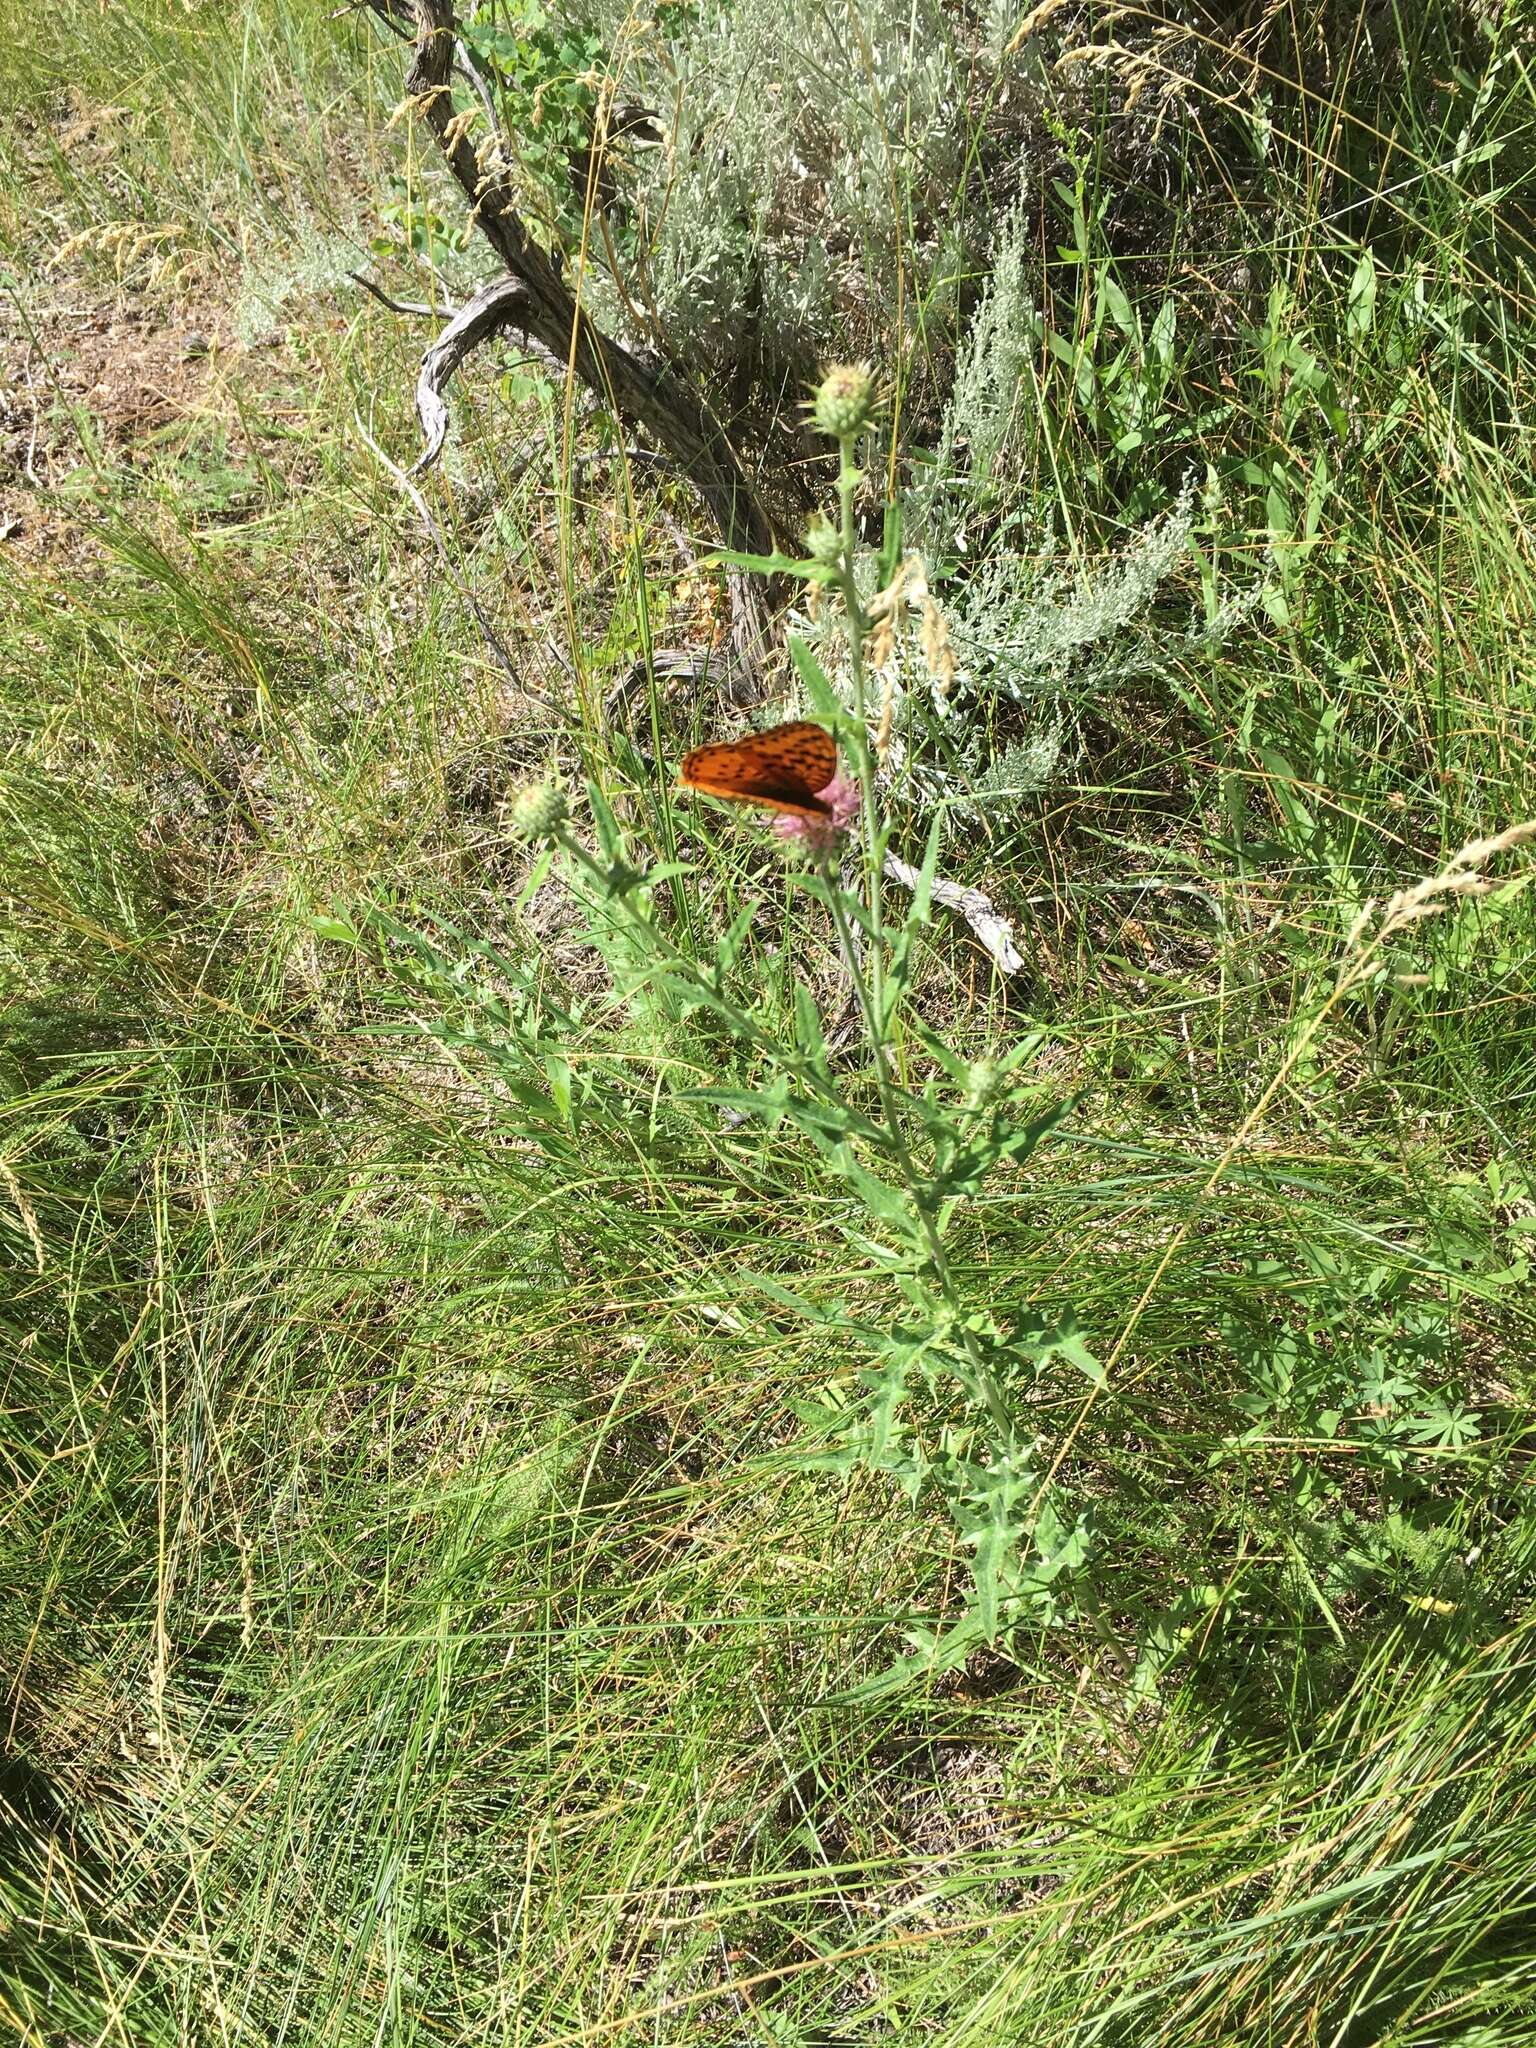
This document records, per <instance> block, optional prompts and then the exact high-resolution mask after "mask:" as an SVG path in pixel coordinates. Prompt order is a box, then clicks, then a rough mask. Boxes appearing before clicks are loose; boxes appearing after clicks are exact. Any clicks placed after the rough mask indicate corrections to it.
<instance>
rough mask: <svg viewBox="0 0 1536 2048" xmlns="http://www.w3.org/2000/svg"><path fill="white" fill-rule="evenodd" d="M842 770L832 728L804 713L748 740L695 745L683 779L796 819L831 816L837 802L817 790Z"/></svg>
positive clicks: (714, 793)
mask: <svg viewBox="0 0 1536 2048" xmlns="http://www.w3.org/2000/svg"><path fill="white" fill-rule="evenodd" d="M836 775H837V745H836V742H835V741H834V740H833V738H832V735H831V733H829V732H827V731H825V730H824V729H823V728H822V727H821V726H819V725H812V724H811V723H810V722H809V720H807V719H803V718H800V719H796V720H795V721H794V722H793V723H792V724H790V725H775V726H772V727H770V728H769V730H768V731H767V732H755V733H751V734H749V735H748V737H747V738H746V739H744V740H727V741H724V742H722V743H721V744H720V745H719V746H714V747H695V748H694V750H693V752H692V753H691V754H688V755H685V756H684V759H683V765H682V767H681V768H680V769H679V770H678V781H679V783H680V784H681V786H682V787H683V788H684V789H696V790H698V791H700V792H701V794H702V795H704V796H717V797H721V798H723V799H724V801H725V802H726V803H730V804H761V805H762V807H763V809H764V810H768V811H787V812H789V813H790V815H791V816H792V817H796V818H830V817H831V816H832V814H833V807H832V805H831V804H829V803H827V802H825V801H824V800H823V799H822V798H821V797H820V796H819V795H818V794H817V792H818V790H823V789H825V788H826V787H827V785H828V783H830V782H831V781H833V780H834V778H835V777H836Z"/></svg>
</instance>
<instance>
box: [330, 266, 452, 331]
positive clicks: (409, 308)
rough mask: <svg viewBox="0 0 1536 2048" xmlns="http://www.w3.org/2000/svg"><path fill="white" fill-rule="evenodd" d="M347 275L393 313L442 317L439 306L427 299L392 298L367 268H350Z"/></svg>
mask: <svg viewBox="0 0 1536 2048" xmlns="http://www.w3.org/2000/svg"><path fill="white" fill-rule="evenodd" d="M347 275H348V277H350V278H351V280H352V282H353V283H354V284H358V285H361V286H362V288H363V290H364V291H365V292H367V293H368V295H369V297H370V298H374V299H377V300H378V302H379V304H380V305H381V306H383V307H385V308H386V309H387V311H389V312H391V313H401V314H404V315H406V316H408V317H409V318H411V319H415V320H437V319H440V318H441V317H442V315H441V312H440V310H439V308H438V307H436V306H429V305H428V304H427V302H426V300H425V299H393V298H391V297H390V295H389V293H388V292H387V291H385V290H384V288H383V286H382V285H377V284H375V283H374V281H373V279H372V278H371V277H370V276H369V275H368V273H367V272H366V271H365V270H349V271H348V272H347Z"/></svg>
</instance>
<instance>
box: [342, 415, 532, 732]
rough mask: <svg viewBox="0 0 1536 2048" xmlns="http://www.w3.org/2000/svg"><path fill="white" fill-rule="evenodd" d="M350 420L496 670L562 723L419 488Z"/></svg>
mask: <svg viewBox="0 0 1536 2048" xmlns="http://www.w3.org/2000/svg"><path fill="white" fill-rule="evenodd" d="M353 420H354V423H355V425H356V427H357V431H358V434H359V435H360V436H361V438H362V441H363V445H364V446H365V447H366V448H367V449H368V451H369V453H370V454H371V455H372V456H373V459H374V460H375V462H377V463H378V465H379V467H380V468H381V469H383V470H386V471H387V472H388V474H389V475H390V476H391V477H392V478H393V479H394V482H395V483H396V484H397V485H398V487H399V488H400V490H401V491H403V492H404V494H405V495H406V497H408V498H409V499H410V501H411V503H412V505H413V506H414V507H415V508H416V516H417V518H418V519H419V520H420V521H421V523H422V526H423V528H424V529H425V531H426V534H427V538H428V539H429V540H430V541H431V542H432V545H433V547H434V548H436V550H437V556H438V560H439V561H440V562H441V563H442V565H443V569H444V571H445V573H446V574H447V576H448V579H449V581H450V582H451V583H452V584H453V585H454V587H455V589H456V590H457V591H458V593H459V595H460V597H462V598H463V600H464V602H465V604H466V605H467V606H468V607H469V612H470V616H471V617H472V618H473V619H474V622H475V624H476V625H477V626H478V627H479V629H480V637H481V639H482V640H484V642H485V644H486V646H487V647H488V648H489V649H490V651H491V655H492V657H493V659H494V660H495V663H496V666H497V667H498V668H499V669H500V670H501V672H502V674H503V675H504V676H505V677H506V678H507V680H508V682H510V683H512V684H513V685H514V686H515V687H516V688H517V689H518V690H519V691H520V692H521V693H522V695H523V696H525V697H531V698H532V699H533V701H534V702H535V703H536V704H542V705H543V706H544V709H545V710H546V711H552V712H553V713H554V714H555V716H556V717H557V718H561V719H563V718H565V717H567V716H568V714H567V713H566V712H565V711H563V710H562V709H561V707H560V706H559V705H558V704H557V703H555V701H554V699H553V698H552V697H546V696H545V695H544V693H543V691H542V690H537V689H535V688H534V687H533V685H532V684H531V683H529V682H528V681H527V679H526V678H525V677H524V676H523V675H522V674H521V673H520V672H519V670H518V667H517V664H516V662H515V661H513V659H512V656H511V654H510V653H509V652H508V650H507V644H506V642H505V641H504V640H503V639H502V637H501V635H500V634H499V633H498V632H497V630H496V628H495V627H494V626H493V625H492V624H491V621H490V619H489V618H488V617H487V615H486V611H485V607H484V606H483V605H482V604H481V602H480V600H479V598H478V597H476V595H475V593H474V592H473V590H471V589H470V587H469V585H468V584H467V583H466V582H464V580H463V579H462V578H461V577H460V575H459V573H458V571H457V570H456V569H455V567H454V564H453V556H452V554H451V553H450V552H449V548H448V542H447V539H446V537H445V535H444V533H443V529H442V527H441V526H440V525H439V524H438V522H437V520H436V519H435V518H434V517H433V514H432V508H431V506H430V505H429V504H428V503H427V501H426V499H425V497H424V496H423V495H422V492H421V489H420V486H419V485H417V484H416V483H414V482H413V481H412V479H411V477H410V476H409V475H408V474H407V473H406V471H405V470H403V469H402V468H401V467H400V465H399V464H398V463H397V462H391V461H390V459H389V457H388V456H387V455H386V454H385V453H384V450H383V449H382V448H381V447H380V446H379V444H378V442H377V441H376V440H375V439H374V438H373V436H372V434H370V433H369V431H368V429H367V428H366V427H365V426H364V425H363V423H362V420H361V419H360V418H358V416H357V415H356V414H354V415H353ZM544 644H545V648H546V650H547V652H548V653H549V655H550V657H551V659H553V660H554V661H555V662H557V663H558V664H559V665H560V666H561V667H563V668H564V670H565V672H566V674H567V675H570V674H571V673H572V671H571V665H570V662H569V661H568V660H567V659H566V655H565V651H564V649H563V648H561V647H560V645H559V643H558V642H557V641H555V640H553V639H546V640H545V643H544Z"/></svg>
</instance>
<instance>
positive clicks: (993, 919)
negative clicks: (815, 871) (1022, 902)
mask: <svg viewBox="0 0 1536 2048" xmlns="http://www.w3.org/2000/svg"><path fill="white" fill-rule="evenodd" d="M885 872H886V873H887V874H888V875H889V876H890V878H891V880H892V881H893V882H899V883H900V884H901V886H902V888H904V889H915V888H916V887H917V885H918V883H919V881H921V879H922V875H921V872H920V870H919V869H917V868H914V867H910V866H908V864H907V862H906V861H904V860H898V859H897V858H896V856H895V854H894V853H888V854H887V855H886V856H885ZM931 893H932V897H933V901H934V902H935V903H942V904H943V905H944V908H945V909H946V910H954V911H958V912H959V914H960V916H961V917H963V918H964V919H965V921H966V923H967V924H968V925H969V926H970V928H971V930H972V931H973V932H974V933H975V934H976V936H977V938H978V939H979V940H980V941H981V943H982V945H983V946H985V947H986V949H987V951H988V952H989V953H990V954H991V955H992V958H993V959H994V960H995V961H996V962H997V965H998V968H999V970H1000V971H1001V972H1002V973H1004V974H1017V973H1018V972H1019V970H1020V968H1022V967H1023V965H1024V956H1023V954H1022V953H1021V952H1020V951H1019V949H1018V947H1017V946H1016V945H1015V944H1014V943H1013V926H1012V925H1011V924H1010V923H1009V922H1008V920H1007V919H1006V918H1004V917H999V916H998V914H997V912H996V911H995V910H994V909H993V908H992V903H991V899H990V898H989V897H987V896H984V895H983V894H982V892H981V890H980V889H967V888H965V887H964V886H963V885H962V884H961V883H959V882H946V881H945V879H944V877H943V876H942V875H935V876H934V878H933V889H932V892H931Z"/></svg>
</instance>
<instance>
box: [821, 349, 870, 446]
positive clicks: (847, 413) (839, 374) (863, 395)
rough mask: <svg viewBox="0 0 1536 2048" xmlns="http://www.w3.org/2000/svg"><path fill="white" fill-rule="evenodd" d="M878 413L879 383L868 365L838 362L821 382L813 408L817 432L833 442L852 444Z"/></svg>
mask: <svg viewBox="0 0 1536 2048" xmlns="http://www.w3.org/2000/svg"><path fill="white" fill-rule="evenodd" d="M874 410H875V380H874V377H873V375H872V374H871V372H870V368H869V365H868V364H867V363H836V364H834V365H833V367H832V368H831V369H830V370H828V372H827V374H826V376H825V377H823V378H822V380H821V389H820V390H819V391H818V392H817V393H816V397H815V399H814V401H813V403H812V405H811V417H812V419H813V420H814V421H815V422H816V427H817V431H818V432H820V433H823V434H825V435H827V437H828V438H829V439H830V440H833V441H851V440H852V439H853V437H854V435H855V434H861V433H862V432H863V431H864V429H865V428H866V427H867V426H868V425H869V422H870V420H871V419H872V418H873V416H874Z"/></svg>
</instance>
